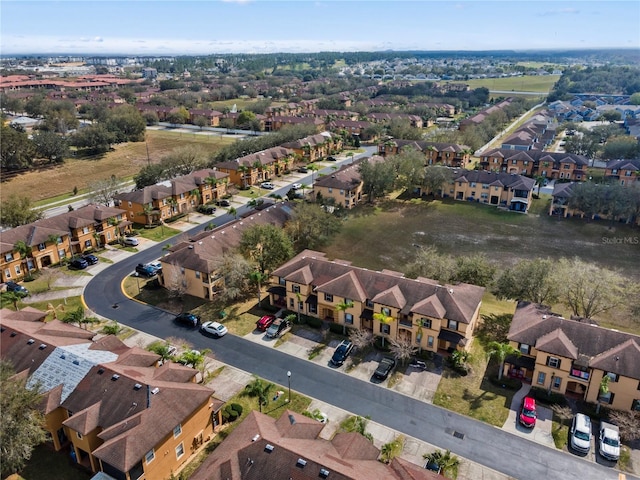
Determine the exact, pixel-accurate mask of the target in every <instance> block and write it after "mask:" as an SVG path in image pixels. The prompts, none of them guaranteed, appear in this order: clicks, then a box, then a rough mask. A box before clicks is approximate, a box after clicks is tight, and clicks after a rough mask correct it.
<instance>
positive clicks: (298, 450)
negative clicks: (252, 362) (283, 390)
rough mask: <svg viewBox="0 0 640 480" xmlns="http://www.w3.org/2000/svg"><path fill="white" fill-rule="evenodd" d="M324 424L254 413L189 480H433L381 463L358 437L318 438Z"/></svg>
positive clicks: (411, 467) (413, 469)
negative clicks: (312, 479) (315, 479)
mask: <svg viewBox="0 0 640 480" xmlns="http://www.w3.org/2000/svg"><path fill="white" fill-rule="evenodd" d="M324 428H325V425H324V424H322V423H320V422H318V421H317V420H314V419H312V418H308V417H305V416H304V415H301V414H298V413H296V412H293V411H291V410H288V409H287V410H284V411H283V412H282V415H281V416H280V418H278V419H274V418H271V417H269V416H268V415H265V414H263V413H258V412H256V411H253V412H251V413H249V415H247V417H246V418H245V419H244V420H243V421H242V423H240V424H239V425H238V426H237V427H236V428H235V429H234V430H233V432H231V434H230V435H229V436H228V437H227V438H226V439H225V440H224V442H222V444H221V445H220V446H219V447H218V448H216V451H215V453H214V454H212V455H209V456H208V457H207V458H206V459H205V460H204V462H203V463H202V465H201V466H200V467H199V468H198V469H197V470H196V471H195V472H194V473H193V475H192V476H191V479H192V480H228V479H234V480H253V479H257V478H277V479H280V478H296V479H300V480H302V479H311V478H319V479H330V480H334V479H337V480H370V479H373V478H376V479H377V478H379V479H385V480H407V479H412V480H437V479H439V478H442V477H441V476H439V475H436V474H435V473H434V472H431V471H429V470H426V469H425V468H422V467H421V466H419V465H415V464H412V463H409V462H408V461H406V460H403V459H401V458H398V457H396V458H394V459H393V460H391V461H390V462H389V464H385V463H383V462H380V461H379V460H378V458H379V457H380V450H379V449H378V448H376V447H375V446H374V445H373V444H372V443H371V442H370V441H369V440H367V439H366V438H365V437H364V436H362V435H360V434H359V433H355V432H350V433H345V432H342V433H337V434H336V435H335V436H333V438H332V439H331V440H326V439H324V438H322V437H321V436H320V434H321V432H322V430H323V429H324Z"/></svg>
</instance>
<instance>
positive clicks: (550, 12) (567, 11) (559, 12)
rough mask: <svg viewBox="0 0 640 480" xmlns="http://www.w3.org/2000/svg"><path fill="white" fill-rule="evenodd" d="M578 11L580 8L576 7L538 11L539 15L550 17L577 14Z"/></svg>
mask: <svg viewBox="0 0 640 480" xmlns="http://www.w3.org/2000/svg"><path fill="white" fill-rule="evenodd" d="M578 13H580V10H578V9H577V8H560V9H556V10H547V11H545V12H542V13H539V14H538V16H540V17H552V16H554V15H577V14H578Z"/></svg>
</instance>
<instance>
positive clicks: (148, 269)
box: [136, 263, 158, 278]
mask: <svg viewBox="0 0 640 480" xmlns="http://www.w3.org/2000/svg"><path fill="white" fill-rule="evenodd" d="M136 273H137V274H138V275H140V276H143V277H149V278H151V277H155V276H156V275H157V274H158V269H157V268H154V267H152V266H151V265H149V264H145V265H143V264H142V263H139V264H138V265H136Z"/></svg>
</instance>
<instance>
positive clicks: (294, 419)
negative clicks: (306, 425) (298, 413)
mask: <svg viewBox="0 0 640 480" xmlns="http://www.w3.org/2000/svg"><path fill="white" fill-rule="evenodd" d="M289 423H290V424H291V425H295V424H296V417H294V416H293V415H291V414H289Z"/></svg>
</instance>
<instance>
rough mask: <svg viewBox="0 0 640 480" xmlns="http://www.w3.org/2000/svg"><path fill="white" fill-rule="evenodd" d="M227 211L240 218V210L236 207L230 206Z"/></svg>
mask: <svg viewBox="0 0 640 480" xmlns="http://www.w3.org/2000/svg"><path fill="white" fill-rule="evenodd" d="M227 212H229V215H233V218H236V219H237V218H238V211H237V210H236V209H235V208H234V207H229V210H227Z"/></svg>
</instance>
